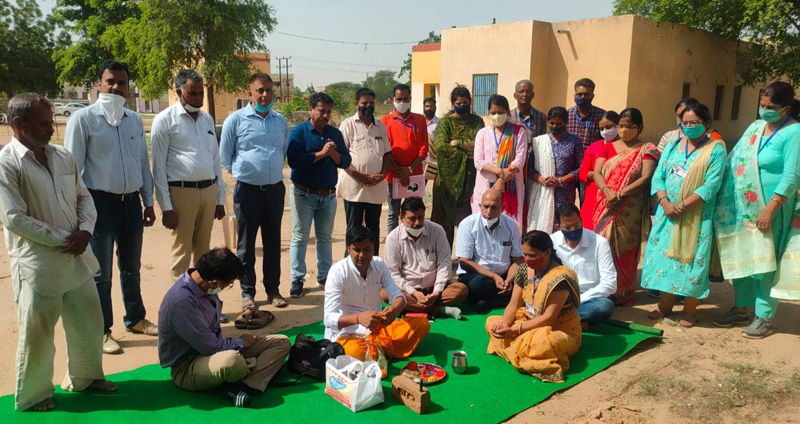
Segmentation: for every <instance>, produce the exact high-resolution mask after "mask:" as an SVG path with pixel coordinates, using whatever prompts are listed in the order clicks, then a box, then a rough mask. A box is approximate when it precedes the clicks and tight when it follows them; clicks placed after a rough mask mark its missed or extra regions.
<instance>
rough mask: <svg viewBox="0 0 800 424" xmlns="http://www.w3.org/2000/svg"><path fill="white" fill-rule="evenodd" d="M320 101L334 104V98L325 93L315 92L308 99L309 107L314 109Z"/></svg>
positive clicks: (325, 103)
mask: <svg viewBox="0 0 800 424" xmlns="http://www.w3.org/2000/svg"><path fill="white" fill-rule="evenodd" d="M320 103H322V104H324V105H331V106H333V99H332V98H331V96H329V95H327V94H325V93H314V94H312V95H311V98H310V99H308V107H309V108H311V109H314V108H315V107H317V105H318V104H320Z"/></svg>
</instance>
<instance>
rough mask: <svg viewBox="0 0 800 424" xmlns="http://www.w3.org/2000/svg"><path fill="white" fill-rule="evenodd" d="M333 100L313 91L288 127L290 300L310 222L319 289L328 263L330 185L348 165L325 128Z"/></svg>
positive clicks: (337, 134)
mask: <svg viewBox="0 0 800 424" xmlns="http://www.w3.org/2000/svg"><path fill="white" fill-rule="evenodd" d="M332 109H333V99H332V98H331V97H330V96H328V95H327V94H325V93H314V94H313V95H312V96H311V100H309V102H308V112H309V115H310V118H309V120H308V121H306V122H303V123H302V124H300V125H298V126H296V127H294V128H293V129H292V132H291V133H290V134H289V146H288V147H287V150H286V158H287V159H288V162H289V167H290V168H292V193H291V195H290V196H289V205H290V206H291V209H292V244H291V245H290V247H289V258H290V261H291V265H292V288H291V290H290V291H289V294H290V295H291V296H292V297H300V296H302V295H303V283H304V282H305V278H306V247H307V246H308V239H309V237H310V236H311V221H312V220H313V221H314V235H315V237H316V239H317V240H316V248H317V249H316V250H317V284H319V285H320V286H324V285H325V280H326V279H327V277H328V270H329V269H330V268H331V264H332V263H333V253H332V252H331V233H333V220H334V218H335V217H336V182H337V181H338V169H347V168H349V167H350V163H351V162H352V160H351V158H350V152H349V151H348V149H347V146H346V145H345V144H344V137H343V136H342V132H341V131H339V129H337V128H336V127H334V126H331V125H328V121H330V119H331V110H332Z"/></svg>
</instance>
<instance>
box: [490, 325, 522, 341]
mask: <svg viewBox="0 0 800 424" xmlns="http://www.w3.org/2000/svg"><path fill="white" fill-rule="evenodd" d="M519 328H520V327H519V326H517V327H509V326H508V324H507V323H506V322H505V321H497V322H495V323H494V324H492V327H491V328H490V329H489V332H490V333H492V336H494V337H497V338H499V339H502V338H506V337H516V336H519V334H518V333H519Z"/></svg>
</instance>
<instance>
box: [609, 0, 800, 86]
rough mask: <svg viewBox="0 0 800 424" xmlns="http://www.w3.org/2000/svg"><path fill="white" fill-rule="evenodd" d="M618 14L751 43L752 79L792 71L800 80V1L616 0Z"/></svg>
mask: <svg viewBox="0 0 800 424" xmlns="http://www.w3.org/2000/svg"><path fill="white" fill-rule="evenodd" d="M614 14H615V15H623V14H636V15H642V16H647V17H650V18H652V19H654V20H656V21H657V22H664V21H668V22H675V23H679V24H683V25H687V26H690V27H692V28H699V29H704V30H707V31H711V32H713V33H715V34H719V35H721V36H723V37H726V38H729V39H732V40H740V39H746V40H747V41H749V42H750V43H751V45H750V58H749V66H746V67H745V69H744V72H743V75H742V77H743V80H744V82H745V83H746V84H748V85H752V84H755V83H763V82H766V81H769V80H774V79H778V78H781V77H784V76H786V77H788V78H789V80H790V81H791V83H792V84H793V85H794V86H798V85H800V1H797V0H706V1H696V0H615V1H614Z"/></svg>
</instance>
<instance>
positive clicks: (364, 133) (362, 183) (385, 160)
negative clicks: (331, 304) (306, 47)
mask: <svg viewBox="0 0 800 424" xmlns="http://www.w3.org/2000/svg"><path fill="white" fill-rule="evenodd" d="M355 103H356V114H355V115H353V116H351V117H349V118H347V119H345V120H344V121H342V124H341V125H340V126H339V130H341V131H342V137H344V144H345V145H346V146H347V148H348V150H349V152H350V157H351V158H352V160H353V161H352V163H351V164H350V166H349V167H348V168H347V169H345V174H344V175H342V181H341V182H340V183H339V190H340V193H341V196H342V199H344V213H345V217H346V220H347V228H352V227H353V226H356V225H365V226H366V227H367V228H369V231H370V232H371V233H372V243H373V245H374V246H375V254H376V255H377V254H378V244H379V243H380V234H381V233H380V231H381V206H382V205H383V203H384V202H386V182H385V180H384V179H385V178H386V173H387V172H388V170H389V167H390V166H391V162H392V146H391V145H390V144H389V137H387V135H386V127H385V126H384V125H383V122H381V121H378V120H375V115H374V114H375V92H374V91H372V90H370V89H369V88H361V89H359V90H358V91H356V101H355ZM301 294H302V293H301ZM292 296H293V297H294V296H295V293H292Z"/></svg>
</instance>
